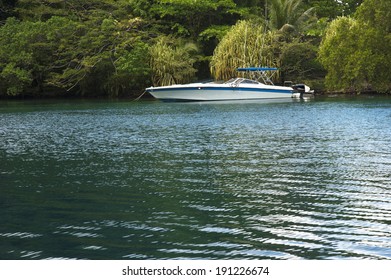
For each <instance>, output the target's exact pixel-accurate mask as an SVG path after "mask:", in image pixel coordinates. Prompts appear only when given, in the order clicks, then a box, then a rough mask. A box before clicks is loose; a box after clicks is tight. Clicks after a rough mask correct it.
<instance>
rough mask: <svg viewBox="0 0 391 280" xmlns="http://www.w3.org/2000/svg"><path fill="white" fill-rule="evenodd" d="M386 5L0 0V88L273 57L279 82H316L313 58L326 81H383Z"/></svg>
mask: <svg viewBox="0 0 391 280" xmlns="http://www.w3.org/2000/svg"><path fill="white" fill-rule="evenodd" d="M389 6H390V5H388V0H376V1H375V0H344V1H337V0H313V1H310V0H152V1H151V0H89V1H85V0H67V1H63V0H0V96H21V95H33V96H40V95H45V96H47V95H53V96H57V95H65V96H68V95H77V96H96V95H102V96H124V95H130V94H137V95H138V94H140V93H141V92H142V91H143V89H144V88H145V87H146V86H149V85H152V84H153V85H160V84H171V83H183V82H189V81H192V80H197V79H198V80H200V79H210V78H211V77H213V78H216V79H222V78H224V79H225V78H228V77H229V76H232V75H233V74H234V73H233V71H234V69H235V68H236V67H241V66H276V67H279V68H280V69H281V71H280V75H279V77H280V80H279V81H278V82H282V80H284V79H289V80H293V81H297V82H299V81H304V80H305V81H306V82H308V83H310V84H311V83H313V84H315V81H316V84H317V85H318V84H322V83H321V82H319V81H322V80H323V78H324V75H325V72H324V69H323V68H322V66H321V64H320V63H319V61H321V62H322V64H323V65H324V67H325V68H326V70H327V71H328V74H327V79H326V85H327V86H328V87H329V88H330V89H347V88H354V89H361V88H362V87H363V86H365V87H369V86H372V87H374V88H375V89H378V90H382V91H386V90H389V88H390V86H389V81H390V80H391V79H390V70H389V69H391V68H390V67H389V65H388V64H389V61H391V59H390V57H389V56H390V53H391V51H390V49H389V48H390V47H389V46H390V40H391V39H390V16H389V14H390V8H389ZM328 22H331V24H330V25H329V26H328ZM323 37H324V38H323ZM322 38H323V41H322ZM343 38H347V39H348V40H344V39H343ZM321 41H322V44H321V46H320V60H319V61H318V59H317V53H318V49H319V45H320V42H321ZM333 46H334V48H333ZM335 46H338V48H335ZM344 54H346V55H344ZM338 63H339V64H338ZM379 72H380V73H379ZM375 73H379V75H378V74H376V75H375ZM338 77H343V79H338Z"/></svg>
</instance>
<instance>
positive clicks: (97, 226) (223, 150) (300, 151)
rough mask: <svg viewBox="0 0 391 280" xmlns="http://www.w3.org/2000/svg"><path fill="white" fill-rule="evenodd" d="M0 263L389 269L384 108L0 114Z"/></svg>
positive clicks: (90, 106)
mask: <svg viewBox="0 0 391 280" xmlns="http://www.w3.org/2000/svg"><path fill="white" fill-rule="evenodd" d="M0 213H1V215H0V259H391V98H370V97H362V98H351V99H343V98H329V99H321V100H319V99H315V100H313V101H310V102H292V101H291V100H289V101H287V102H255V103H246V102H229V103H161V102H158V101H141V102H140V101H139V102H130V101H86V100H66V101H61V100H60V101H59V100H50V101H0Z"/></svg>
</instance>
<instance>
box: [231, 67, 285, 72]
mask: <svg viewBox="0 0 391 280" xmlns="http://www.w3.org/2000/svg"><path fill="white" fill-rule="evenodd" d="M276 70H278V68H272V67H244V68H238V69H237V71H276Z"/></svg>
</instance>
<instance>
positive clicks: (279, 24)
mask: <svg viewBox="0 0 391 280" xmlns="http://www.w3.org/2000/svg"><path fill="white" fill-rule="evenodd" d="M269 1H270V5H269V7H270V8H269V17H270V27H271V28H273V29H277V30H281V31H287V32H288V31H298V30H304V29H306V28H307V27H308V26H309V24H310V23H312V22H313V21H314V20H315V19H316V17H315V13H314V12H315V10H314V8H313V7H311V8H309V9H306V10H304V5H303V0H269Z"/></svg>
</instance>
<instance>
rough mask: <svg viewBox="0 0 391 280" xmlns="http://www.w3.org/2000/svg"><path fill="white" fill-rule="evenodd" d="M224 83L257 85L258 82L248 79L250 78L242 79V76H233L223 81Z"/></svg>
mask: <svg viewBox="0 0 391 280" xmlns="http://www.w3.org/2000/svg"><path fill="white" fill-rule="evenodd" d="M225 84H255V85H258V84H260V82H258V81H254V80H250V79H244V78H233V79H230V80H228V81H226V82H225Z"/></svg>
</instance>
